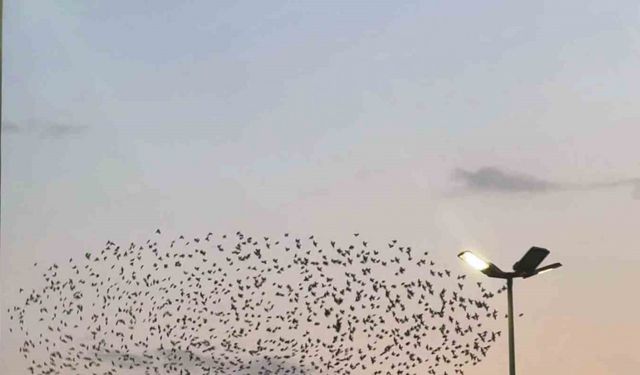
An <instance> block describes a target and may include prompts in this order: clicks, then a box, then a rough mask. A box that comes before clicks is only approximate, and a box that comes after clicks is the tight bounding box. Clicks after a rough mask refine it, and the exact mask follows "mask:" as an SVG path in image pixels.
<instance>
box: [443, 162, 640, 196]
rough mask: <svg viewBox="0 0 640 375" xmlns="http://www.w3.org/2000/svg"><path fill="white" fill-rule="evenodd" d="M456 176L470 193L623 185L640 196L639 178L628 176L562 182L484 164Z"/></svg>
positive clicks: (599, 187)
mask: <svg viewBox="0 0 640 375" xmlns="http://www.w3.org/2000/svg"><path fill="white" fill-rule="evenodd" d="M453 179H454V180H456V181H458V182H461V183H462V187H463V188H464V190H466V191H470V192H494V193H547V192H551V191H561V190H597V189H608V188H616V187H621V186H630V187H633V196H634V198H636V199H640V178H629V179H621V180H615V181H607V182H598V183H586V184H585V183H583V184H576V183H560V182H555V181H549V180H545V179H542V178H538V177H535V176H531V175H528V174H523V173H516V172H510V171H505V170H503V169H500V168H497V167H482V168H479V169H477V170H476V171H469V170H465V169H462V168H457V169H455V170H454V171H453Z"/></svg>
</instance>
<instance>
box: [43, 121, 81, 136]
mask: <svg viewBox="0 0 640 375" xmlns="http://www.w3.org/2000/svg"><path fill="white" fill-rule="evenodd" d="M85 130H87V127H86V126H75V125H60V124H52V125H49V126H47V127H43V128H42V129H41V131H40V136H42V137H45V138H62V137H67V136H73V135H77V134H80V133H83V132H84V131H85Z"/></svg>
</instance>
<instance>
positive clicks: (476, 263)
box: [458, 251, 490, 271]
mask: <svg viewBox="0 0 640 375" xmlns="http://www.w3.org/2000/svg"><path fill="white" fill-rule="evenodd" d="M458 258H460V259H462V260H463V261H464V262H465V263H467V264H468V265H470V266H471V267H473V268H475V269H476V270H478V271H484V270H486V269H488V268H489V266H490V264H489V262H487V261H485V260H484V259H482V258H480V257H479V256H477V255H475V254H474V253H472V252H471V251H463V252H461V253H460V254H458Z"/></svg>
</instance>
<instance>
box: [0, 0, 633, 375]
mask: <svg viewBox="0 0 640 375" xmlns="http://www.w3.org/2000/svg"><path fill="white" fill-rule="evenodd" d="M3 27H4V31H3V54H4V56H3V59H4V60H3V72H2V74H3V77H2V78H3V80H2V83H3V87H2V99H3V102H2V197H1V199H2V201H1V203H2V213H1V222H2V227H1V231H2V232H1V252H0V257H1V261H0V281H1V283H2V294H1V303H2V306H1V307H2V309H1V310H0V311H2V314H3V315H0V317H1V318H2V321H1V327H2V331H1V333H0V335H1V336H0V337H1V348H0V349H1V350H0V373H6V374H16V375H18V374H26V373H27V372H26V370H25V368H24V367H25V366H24V363H23V361H22V357H21V356H19V353H18V352H17V343H16V342H15V340H14V339H15V336H14V335H11V334H9V332H8V328H9V321H8V319H5V316H4V312H6V306H8V305H11V304H14V303H16V302H17V301H18V300H19V296H18V294H17V287H18V286H22V285H24V286H29V285H31V284H33V283H34V282H36V281H37V280H34V279H32V275H30V274H29V273H28V272H25V270H28V269H29V268H28V267H29V266H30V265H31V264H32V263H33V262H34V261H39V262H53V261H58V260H61V259H67V258H69V257H70V256H73V257H77V256H82V254H84V252H85V251H86V249H87V248H99V247H101V246H102V245H103V244H104V243H105V242H106V240H107V239H110V240H112V241H121V242H129V241H142V240H143V239H146V238H148V237H149V236H150V234H151V233H152V232H153V231H154V230H155V228H158V227H159V228H162V229H163V231H164V232H165V233H175V234H176V235H177V234H179V233H184V234H185V235H186V234H199V233H203V232H205V233H206V232H207V231H212V232H214V233H220V234H221V233H227V232H235V231H236V230H238V229H241V230H243V231H245V232H250V233H255V234H256V235H262V234H265V235H268V234H270V233H283V232H285V231H288V232H293V233H300V235H307V234H311V233H313V234H315V235H317V236H321V237H323V238H334V237H342V236H344V235H345V234H348V233H352V232H354V231H359V232H360V233H362V235H363V236H365V237H367V238H369V239H371V240H376V239H379V240H389V239H391V238H398V239H400V240H402V241H403V242H405V243H408V244H412V245H413V246H414V247H418V248H424V249H429V250H430V251H431V253H432V254H434V257H435V258H436V259H437V260H438V261H439V262H440V263H441V264H445V265H448V266H449V267H451V268H453V269H455V270H457V271H460V272H462V271H464V270H466V269H465V268H464V266H463V265H462V264H460V263H459V261H458V260H457V258H456V254H457V253H458V252H459V251H460V250H461V249H467V248H473V249H476V250H477V251H478V252H480V253H481V254H483V255H485V256H486V257H488V258H490V259H492V260H494V261H495V262H496V263H497V264H499V265H501V266H503V268H509V267H510V266H511V265H512V264H513V262H515V261H516V260H517V259H518V258H520V256H521V255H522V254H523V253H524V252H525V251H526V250H527V249H528V248H529V247H530V246H532V245H536V246H542V247H546V248H549V249H550V250H551V252H552V253H551V255H550V257H549V259H550V261H560V262H562V263H563V264H564V267H563V268H561V269H560V270H558V271H556V272H552V273H549V274H545V275H544V277H543V276H540V277H538V278H532V279H527V280H526V281H525V282H521V281H517V282H516V283H515V304H516V311H518V312H524V313H525V315H524V317H523V318H520V319H519V320H518V321H517V324H516V355H517V359H518V369H519V371H521V372H523V373H544V374H567V373H575V374H583V375H603V374H615V375H624V374H636V373H637V371H638V368H640V356H638V353H637V350H636V349H635V348H637V346H638V343H637V333H638V332H640V323H638V319H637V316H638V315H639V314H640V301H638V299H637V298H633V297H632V294H633V290H634V287H635V285H636V284H637V282H638V280H640V279H639V278H638V269H639V268H640V245H639V243H640V242H639V241H638V240H637V233H638V229H639V228H640V199H638V197H639V196H640V187H639V186H640V183H639V182H638V181H640V180H639V179H640V146H639V145H640V106H638V103H639V102H640V70H639V69H638V67H639V66H640V6H639V5H638V2H637V1H584V0H580V1H577V0H575V1H527V2H512V1H483V2H475V3H474V2H461V1H433V2H426V1H424V2H410V1H403V2H397V1H386V2H382V1H367V2H364V1H350V2H338V1H296V2H293V1H222V0H220V1H184V2H183V1H164V0H163V1H153V2H142V1H120V0H118V1H105V2H86V1H85V2H81V1H71V0H59V1H32V0H25V1H5V4H4V25H3ZM523 187H524V188H523ZM467 271H468V270H467ZM469 272H470V271H469ZM472 277H475V278H477V279H478V280H481V279H482V277H481V276H478V275H473V276H472ZM487 282H488V283H494V284H495V283H497V284H496V285H498V284H499V281H487ZM491 285H493V284H491ZM504 305H505V306H506V301H504ZM505 329H506V322H505ZM506 344H507V343H506V337H505V336H503V339H502V340H501V341H500V342H499V343H498V344H496V345H495V347H494V348H492V349H491V351H490V353H489V355H488V357H487V358H486V359H485V361H484V362H483V363H482V364H481V365H479V366H477V367H475V368H468V369H467V372H466V373H468V374H472V375H476V374H477V375H493V374H496V373H502V372H504V371H506V369H507V362H506V361H507V349H506V348H507V346H506Z"/></svg>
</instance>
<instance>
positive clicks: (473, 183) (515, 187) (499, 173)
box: [453, 167, 561, 193]
mask: <svg viewBox="0 0 640 375" xmlns="http://www.w3.org/2000/svg"><path fill="white" fill-rule="evenodd" d="M453 177H454V178H455V179H456V180H459V181H462V183H463V184H464V186H465V188H467V189H469V190H475V191H495V192H506V193H511V192H545V191H550V190H558V189H560V188H561V185H558V184H556V183H553V182H550V181H546V180H543V179H540V178H537V177H533V176H530V175H526V174H521V173H512V172H506V171H503V170H500V169H498V168H496V167H482V168H480V169H478V170H477V171H475V172H474V171H467V170H464V169H460V168H458V169H456V170H455V171H454V172H453Z"/></svg>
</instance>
